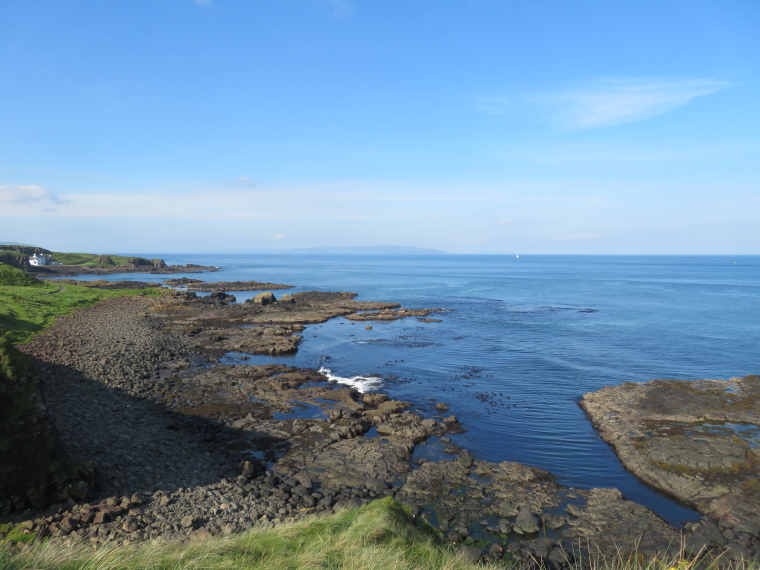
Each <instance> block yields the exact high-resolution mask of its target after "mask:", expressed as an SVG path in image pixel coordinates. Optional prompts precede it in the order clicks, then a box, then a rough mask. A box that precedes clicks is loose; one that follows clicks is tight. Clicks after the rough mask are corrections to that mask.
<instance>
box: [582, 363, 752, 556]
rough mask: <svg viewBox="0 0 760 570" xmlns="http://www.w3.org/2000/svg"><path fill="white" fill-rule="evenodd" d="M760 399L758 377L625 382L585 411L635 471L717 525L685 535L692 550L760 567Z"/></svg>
mask: <svg viewBox="0 0 760 570" xmlns="http://www.w3.org/2000/svg"><path fill="white" fill-rule="evenodd" d="M759 397H760V376H746V377H744V378H732V379H731V380H728V381H723V380H696V381H687V380H654V381H651V382H645V383H642V384H634V383H630V382H627V383H624V384H622V385H620V386H608V387H606V388H603V389H602V390H599V391H597V392H593V393H590V394H586V395H584V396H583V399H582V400H581V402H580V404H581V407H582V408H583V409H584V410H585V411H586V413H587V414H588V415H589V417H590V418H591V420H592V422H593V423H594V426H595V427H596V429H597V430H598V431H599V434H600V436H601V437H602V439H603V440H604V441H605V442H607V443H608V444H609V445H611V446H612V447H613V449H614V450H615V453H616V454H617V455H618V457H619V458H620V460H621V461H622V462H623V464H624V465H625V467H626V468H627V469H628V470H629V471H631V472H632V473H634V474H635V475H636V476H637V477H639V478H640V479H642V480H643V481H645V482H647V483H649V484H650V485H652V486H653V487H656V488H658V489H661V490H662V491H664V492H666V493H668V494H669V495H671V496H673V497H676V498H677V499H678V500H680V501H682V502H683V503H685V504H688V505H689V506H691V507H693V508H695V509H697V510H698V511H699V512H701V513H705V514H707V515H709V516H710V517H712V518H713V519H714V521H715V523H716V524H715V525H713V528H711V530H710V531H709V532H708V533H705V532H694V533H692V534H690V535H688V536H687V540H688V541H689V542H688V545H689V547H690V548H691V549H700V548H701V549H709V548H718V549H724V550H725V551H726V552H727V553H728V556H729V557H733V558H745V559H750V558H751V559H754V561H755V562H758V561H760V557H758V548H757V540H758V538H760V449H758V445H760V404H758V402H760V398H759ZM687 526H688V527H689V528H691V529H692V530H696V531H700V530H701V529H700V527H699V526H698V525H697V526H694V525H693V524H692V525H687Z"/></svg>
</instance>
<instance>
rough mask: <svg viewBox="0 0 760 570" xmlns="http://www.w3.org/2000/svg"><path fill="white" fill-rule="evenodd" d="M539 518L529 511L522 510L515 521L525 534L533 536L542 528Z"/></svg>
mask: <svg viewBox="0 0 760 570" xmlns="http://www.w3.org/2000/svg"><path fill="white" fill-rule="evenodd" d="M540 522H541V521H540V520H539V518H538V517H537V516H536V515H535V514H534V513H532V512H531V511H529V510H528V509H521V510H520V512H519V513H518V515H517V519H516V520H515V526H516V527H519V528H520V530H521V531H522V532H523V534H533V533H534V532H538V529H539V528H540Z"/></svg>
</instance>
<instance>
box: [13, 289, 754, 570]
mask: <svg viewBox="0 0 760 570" xmlns="http://www.w3.org/2000/svg"><path fill="white" fill-rule="evenodd" d="M354 296H355V295H354V294H353V293H345V292H344V293H322V292H311V293H298V294H294V295H284V296H283V297H281V298H280V299H278V300H276V301H274V302H272V303H270V304H268V305H263V304H255V303H246V304H226V305H222V304H210V303H208V302H204V301H202V300H201V299H199V298H198V297H196V296H195V294H194V293H192V292H173V293H170V294H168V295H167V296H164V297H160V298H157V299H148V298H144V297H143V298H141V297H135V298H123V299H114V300H110V301H107V302H104V303H101V304H99V305H97V306H95V307H91V308H89V309H85V310H82V311H79V312H77V313H76V314H74V315H71V316H68V317H64V318H62V319H60V320H59V321H58V322H57V324H56V325H54V326H53V327H51V328H50V329H48V330H47V331H46V332H45V333H44V334H42V335H40V336H38V337H36V338H35V339H34V340H33V341H32V342H30V343H28V344H27V345H25V346H24V347H23V349H24V350H25V351H26V352H27V353H28V354H30V355H32V356H33V357H34V358H35V359H36V361H37V364H38V366H39V368H40V374H41V376H42V380H43V381H42V388H43V396H44V398H45V400H46V405H47V407H48V409H49V410H50V413H51V417H52V418H53V420H54V422H55V425H56V428H57V430H58V432H59V433H60V436H61V439H62V441H63V442H64V445H65V448H66V450H67V451H68V453H69V454H70V455H71V456H72V457H75V458H76V459H77V460H80V461H90V462H92V464H94V466H95V470H96V473H97V475H98V487H97V489H96V490H95V492H94V493H93V494H92V495H91V497H90V498H89V499H88V500H87V501H88V502H82V501H81V500H78V501H79V502H77V501H75V500H73V499H72V500H70V501H68V503H67V504H63V505H60V506H58V507H57V508H56V509H54V510H52V511H48V512H28V513H26V514H25V517H24V518H25V519H26V521H27V522H26V523H25V524H26V526H27V527H28V529H29V530H31V531H36V532H38V533H39V534H40V536H54V537H57V536H69V535H77V536H80V537H83V538H85V539H87V540H89V541H91V542H92V543H93V544H100V543H104V542H113V541H116V542H131V541H140V540H150V539H156V538H160V539H164V540H183V541H189V540H196V539H202V538H205V537H208V536H213V535H219V534H228V533H233V532H240V531H243V530H245V529H248V528H250V527H251V526H252V525H253V524H255V523H256V522H257V521H263V520H266V521H271V522H274V523H279V522H282V521H289V520H293V519H296V518H299V517H303V516H305V515H308V514H311V513H330V512H333V511H334V510H335V509H337V508H342V507H355V506H359V505H361V504H363V503H366V502H368V501H370V500H372V499H374V498H377V497H384V496H395V497H396V498H398V499H399V500H402V501H403V502H405V503H407V504H409V505H410V506H412V508H413V509H414V510H415V511H416V512H418V513H419V514H420V515H421V516H423V517H425V518H428V519H429V520H430V521H431V522H432V523H434V524H435V525H437V526H438V528H439V530H440V532H441V533H442V535H443V536H445V537H446V538H447V539H448V540H450V541H452V542H466V544H465V545H464V546H466V548H463V549H462V550H461V552H462V557H464V558H466V559H468V560H469V559H472V560H475V559H476V557H477V559H478V560H481V561H488V560H495V559H497V558H499V557H500V556H501V555H502V554H503V553H504V552H505V551H508V552H509V553H510V555H511V556H513V557H514V558H516V559H518V560H524V561H542V562H543V563H545V564H546V565H548V566H551V567H555V568H559V567H562V566H563V565H566V564H567V563H568V561H569V560H574V559H576V558H577V557H581V558H582V557H583V556H584V552H588V551H589V549H590V550H593V551H594V552H596V551H597V550H599V551H602V552H610V553H617V552H620V551H622V552H628V551H630V552H633V551H636V552H639V553H641V554H643V555H653V554H654V553H656V552H661V551H662V550H663V549H665V548H666V545H668V544H671V543H672V544H678V543H679V542H680V541H681V540H682V535H681V533H682V531H680V530H677V529H674V528H672V527H670V526H668V525H667V524H666V523H664V522H663V521H662V520H661V519H659V518H658V517H657V516H655V515H654V514H653V513H651V512H650V511H648V510H647V509H645V508H644V507H642V506H641V505H637V504H635V503H631V502H629V501H627V500H625V499H624V498H623V497H622V496H621V495H620V493H619V492H618V491H616V490H614V489H592V490H578V489H570V488H567V487H564V486H561V485H559V484H557V483H556V481H555V480H554V477H553V476H552V475H551V474H549V473H547V472H546V471H542V470H540V469H536V468H533V467H529V466H525V465H520V464H516V463H510V462H504V463H500V464H495V463H489V462H485V461H478V460H476V459H474V458H473V457H472V456H471V455H470V454H469V453H468V452H467V451H466V450H464V449H461V448H459V447H457V446H456V445H454V444H453V443H452V442H451V437H450V436H451V435H452V434H456V433H458V432H461V431H462V430H463V429H464V426H462V425H461V424H459V422H458V421H457V419H456V416H454V415H452V413H451V412H454V413H455V412H456V407H455V406H454V405H453V404H452V403H449V404H448V405H445V404H444V405H441V406H439V407H437V410H436V411H437V412H439V413H441V412H445V413H446V414H448V415H447V416H446V417H443V416H442V415H440V416H438V415H437V416H433V417H423V416H421V415H419V414H416V413H413V412H411V411H409V410H410V403H407V402H400V401H396V400H393V399H392V398H389V397H388V396H387V395H385V394H374V393H359V392H357V391H356V390H355V389H353V388H350V387H347V386H340V385H335V384H333V383H330V382H328V381H327V378H326V377H325V376H323V375H322V374H320V373H319V372H316V371H314V370H307V369H299V368H292V367H287V366H283V365H277V364H270V365H247V364H237V365H226V364H221V363H219V362H218V360H217V358H218V357H219V356H222V355H224V354H226V353H227V352H231V351H240V352H256V351H257V352H258V353H261V354H278V353H280V352H279V351H282V350H297V344H298V341H297V340H295V339H296V338H300V334H299V333H301V332H302V331H303V327H304V326H306V325H307V324H309V323H318V322H324V321H325V320H327V319H330V318H334V317H337V316H351V315H354V314H356V313H357V312H364V313H363V314H366V312H367V311H371V312H375V314H377V315H381V316H380V318H383V317H382V315H383V314H387V313H384V311H392V312H393V314H394V315H396V316H397V317H396V318H398V316H400V315H405V316H410V317H414V316H418V311H417V310H402V309H401V308H399V307H398V305H396V304H392V303H367V302H357V301H355V300H354ZM378 311H380V313H377V312H378ZM365 319H366V317H364V316H363V317H361V320H365ZM449 406H451V407H452V408H453V409H452V410H451V411H448V407H449ZM421 445H438V446H440V448H441V449H442V451H441V453H439V454H437V455H436V456H435V457H434V458H433V459H432V460H431V459H423V458H421V457H419V456H415V453H416V451H417V450H418V448H419V446H421ZM683 453H685V454H686V455H689V454H690V451H689V450H688V449H686V450H685V451H683ZM708 522H709V521H707V522H705V524H699V525H695V528H693V529H689V530H688V531H687V532H686V535H687V538H686V539H684V540H685V541H686V543H687V544H689V545H691V547H693V548H698V547H699V546H700V545H704V544H707V545H709V546H708V547H706V548H710V549H714V550H715V551H716V552H717V551H721V552H722V551H724V550H726V549H729V550H730V551H731V552H732V553H733V554H732V555H734V556H745V557H751V556H755V555H756V554H757V549H756V544H755V540H756V539H757V536H758V534H760V526H758V525H755V526H752V524H751V521H748V522H746V528H745V527H741V528H740V527H739V526H736V525H734V527H733V530H731V532H732V533H733V537H731V538H729V537H727V532H728V530H730V529H728V528H727V527H724V526H720V525H713V526H710V525H709V524H708ZM716 529H717V534H716ZM475 539H477V540H480V541H485V543H483V542H481V543H479V544H480V545H481V546H482V545H483V544H487V543H493V544H494V545H495V546H493V547H492V548H491V549H488V548H479V547H476V546H474V543H473V542H472V541H473V540H475ZM468 541H469V542H468Z"/></svg>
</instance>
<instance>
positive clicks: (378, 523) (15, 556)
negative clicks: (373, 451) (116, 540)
mask: <svg viewBox="0 0 760 570" xmlns="http://www.w3.org/2000/svg"><path fill="white" fill-rule="evenodd" d="M453 548H454V547H450V546H448V545H447V544H446V543H444V542H443V541H442V540H441V539H440V538H439V537H438V535H437V534H436V532H435V531H434V530H433V529H432V527H430V526H429V525H428V524H427V523H426V522H424V521H420V520H415V519H413V518H412V517H411V515H410V513H409V511H408V510H407V509H406V507H404V506H403V505H401V504H400V503H398V502H397V501H395V500H393V499H391V498H388V499H382V500H378V501H374V502H372V503H370V504H369V505H366V506H364V507H362V508H361V509H356V510H352V511H344V512H339V513H336V514H334V515H330V516H323V517H315V518H310V519H307V520H304V521H300V522H296V523H291V524H286V525H279V526H277V527H268V526H266V527H260V528H257V529H254V530H252V531H250V532H249V533H246V534H244V535H239V536H234V537H224V538H212V539H209V540H207V541H205V542H199V543H191V544H187V545H178V544H142V545H127V546H118V547H101V548H98V549H93V548H91V547H90V546H88V545H86V544H82V543H65V542H62V541H47V542H42V543H39V542H35V543H32V544H27V545H20V546H17V547H14V548H13V549H12V550H11V549H10V548H8V549H6V550H5V551H4V552H3V551H2V550H0V570H16V569H21V568H36V569H43V568H60V569H71V570H74V569H76V570H85V569H95V568H97V569H103V570H117V569H136V568H167V569H170V568H171V569H177V570H178V569H200V568H208V569H222V568H267V569H272V570H279V569H282V570H285V569H297V568H331V569H341V568H346V569H348V568H351V569H357V570H364V569H366V570H370V569H371V570H376V569H382V570H394V569H401V568H404V569H410V570H411V569H419V570H423V569H424V570H428V569H431V568H445V569H447V570H459V569H469V568H477V566H473V565H472V564H468V563H466V562H464V561H462V560H459V559H458V558H457V556H456V552H455V550H453Z"/></svg>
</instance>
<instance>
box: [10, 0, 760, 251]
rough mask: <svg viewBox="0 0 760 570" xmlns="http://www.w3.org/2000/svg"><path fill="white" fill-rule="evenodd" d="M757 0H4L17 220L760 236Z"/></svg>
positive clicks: (84, 246) (157, 247)
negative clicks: (628, 0)
mask: <svg viewBox="0 0 760 570" xmlns="http://www.w3.org/2000/svg"><path fill="white" fill-rule="evenodd" d="M758 30H760V2H758V1H757V0H709V1H708V0H636V1H635V2H627V1H623V0H578V1H575V2H567V1H564V0H538V1H536V0H510V1H507V0H440V1H438V2H432V1H417V2H410V1H408V0H276V1H272V0H267V1H265V0H89V1H86V0H0V242H2V241H13V242H21V243H29V244H34V245H39V246H41V247H45V248H48V249H52V250H55V251H87V252H93V253H120V252H132V253H213V252H218V253H245V252H250V251H255V250H259V249H264V248H267V249H269V248H275V249H287V248H303V247H311V246H341V245H365V246H366V245H391V244H393V245H405V246H417V247H426V248H436V249H441V250H444V251H447V252H451V253H505V254H513V253H519V254H531V253H534V254H543V253H558V254H760V247H758V245H759V244H760V33H758Z"/></svg>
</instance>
